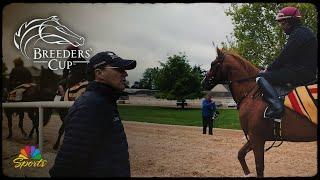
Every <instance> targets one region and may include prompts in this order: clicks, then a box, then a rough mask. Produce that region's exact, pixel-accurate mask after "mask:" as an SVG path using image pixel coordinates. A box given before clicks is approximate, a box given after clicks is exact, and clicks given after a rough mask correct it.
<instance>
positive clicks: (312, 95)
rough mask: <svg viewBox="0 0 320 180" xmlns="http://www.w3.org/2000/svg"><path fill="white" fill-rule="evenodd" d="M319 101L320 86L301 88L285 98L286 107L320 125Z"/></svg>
mask: <svg viewBox="0 0 320 180" xmlns="http://www.w3.org/2000/svg"><path fill="white" fill-rule="evenodd" d="M317 99H318V84H313V85H309V86H299V87H297V88H296V89H294V90H293V91H291V92H290V93H289V94H288V95H287V96H286V97H285V101H284V105H285V106H286V107H288V108H290V109H292V110H294V111H296V112H298V113H299V114H301V115H303V116H306V117H307V118H308V119H309V120H310V121H312V122H313V123H315V124H318V118H317V115H318V103H317Z"/></svg>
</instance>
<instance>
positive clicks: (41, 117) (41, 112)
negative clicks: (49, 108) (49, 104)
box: [38, 106, 43, 153]
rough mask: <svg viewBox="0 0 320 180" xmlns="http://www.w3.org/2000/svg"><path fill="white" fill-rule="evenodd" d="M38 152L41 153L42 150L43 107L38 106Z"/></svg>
mask: <svg viewBox="0 0 320 180" xmlns="http://www.w3.org/2000/svg"><path fill="white" fill-rule="evenodd" d="M38 129H39V150H40V152H41V153H43V152H42V148H43V142H42V141H43V137H42V136H43V107H42V106H39V127H38Z"/></svg>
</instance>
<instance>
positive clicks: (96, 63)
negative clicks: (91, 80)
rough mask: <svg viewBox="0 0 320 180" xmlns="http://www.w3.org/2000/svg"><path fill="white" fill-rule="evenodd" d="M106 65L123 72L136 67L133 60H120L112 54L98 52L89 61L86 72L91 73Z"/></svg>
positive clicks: (109, 52)
mask: <svg viewBox="0 0 320 180" xmlns="http://www.w3.org/2000/svg"><path fill="white" fill-rule="evenodd" d="M106 65H110V66H112V67H119V68H123V69H125V70H131V69H134V68H135V67H136V65H137V62H136V61H135V60H130V59H122V58H120V57H119V56H117V55H116V54H115V53H114V52H111V51H105V52H99V53H98V54H96V55H94V56H93V57H92V58H91V59H90V60H89V63H88V69H87V70H88V71H93V70H95V69H97V68H98V67H101V66H106Z"/></svg>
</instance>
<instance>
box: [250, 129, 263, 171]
mask: <svg viewBox="0 0 320 180" xmlns="http://www.w3.org/2000/svg"><path fill="white" fill-rule="evenodd" d="M265 142H266V140H265V139H264V138H263V137H260V136H257V135H251V136H250V143H251V146H252V150H253V153H254V159H255V163H256V171H257V177H263V176H264V174H263V172H264V145H265Z"/></svg>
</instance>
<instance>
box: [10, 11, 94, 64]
mask: <svg viewBox="0 0 320 180" xmlns="http://www.w3.org/2000/svg"><path fill="white" fill-rule="evenodd" d="M40 41H43V42H44V43H46V44H55V45H64V47H65V46H66V45H72V46H74V47H79V46H82V45H84V42H85V39H84V38H83V37H81V36H79V35H77V34H76V33H74V32H73V31H71V30H70V29H69V28H67V27H66V26H65V25H62V24H61V23H60V22H59V18H58V16H51V17H49V18H47V19H34V20H32V21H30V22H25V23H23V24H22V25H21V26H20V28H19V30H18V31H17V32H16V33H15V34H14V45H15V47H16V48H17V49H19V50H20V51H21V53H22V54H23V56H25V57H26V58H27V59H30V57H29V56H28V54H27V50H26V49H27V47H29V46H31V45H32V44H33V58H32V59H33V60H34V62H36V63H48V67H49V68H50V69H53V70H56V69H57V68H52V67H51V65H52V64H51V63H54V62H58V63H59V67H60V69H64V68H68V69H69V67H68V66H67V67H66V65H64V67H62V65H61V62H59V61H58V59H62V58H89V57H90V54H89V52H90V51H92V49H91V48H90V49H89V50H85V51H83V50H79V49H77V50H73V51H78V52H71V53H70V52H69V50H53V49H51V50H46V49H40V48H35V46H36V44H37V43H39V42H40ZM32 42H33V43H32ZM44 58H47V59H51V60H50V61H43V60H41V59H44ZM64 63H65V62H64ZM69 63H70V62H69ZM77 63H88V61H81V62H78V61H77ZM70 65H71V64H69V66H70Z"/></svg>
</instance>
